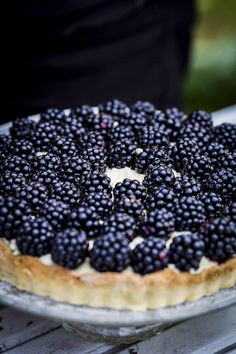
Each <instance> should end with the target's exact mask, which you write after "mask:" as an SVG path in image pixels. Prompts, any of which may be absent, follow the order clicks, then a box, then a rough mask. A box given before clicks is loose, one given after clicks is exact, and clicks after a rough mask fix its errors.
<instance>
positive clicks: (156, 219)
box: [140, 209, 175, 239]
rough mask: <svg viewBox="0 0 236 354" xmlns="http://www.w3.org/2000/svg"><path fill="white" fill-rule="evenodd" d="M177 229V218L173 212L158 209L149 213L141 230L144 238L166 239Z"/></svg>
mask: <svg viewBox="0 0 236 354" xmlns="http://www.w3.org/2000/svg"><path fill="white" fill-rule="evenodd" d="M174 229H175V218H174V214H173V213H172V212H171V211H167V210H166V209H156V210H153V211H151V212H150V213H148V215H147V216H146V217H145V219H144V220H143V221H142V223H141V226H140V230H141V232H142V236H143V237H145V238H146V237H150V236H153V237H158V238H163V239H166V238H167V237H168V235H169V234H170V233H171V232H173V231H174Z"/></svg>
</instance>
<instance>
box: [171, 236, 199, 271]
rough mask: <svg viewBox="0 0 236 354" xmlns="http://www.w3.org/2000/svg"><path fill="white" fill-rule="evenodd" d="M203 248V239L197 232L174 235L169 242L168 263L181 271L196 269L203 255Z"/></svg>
mask: <svg viewBox="0 0 236 354" xmlns="http://www.w3.org/2000/svg"><path fill="white" fill-rule="evenodd" d="M204 250H205V244H204V241H203V240H202V239H201V238H200V237H199V236H198V235H197V234H194V233H190V232H188V233H183V234H182V235H179V236H177V237H175V238H174V239H173V241H172V243H171V244H170V249H169V257H170V258H169V263H171V264H174V265H175V266H176V268H178V269H179V270H181V271H185V272H188V271H190V270H191V269H195V270H196V269H198V267H199V264H200V261H201V259H202V257H203V256H204Z"/></svg>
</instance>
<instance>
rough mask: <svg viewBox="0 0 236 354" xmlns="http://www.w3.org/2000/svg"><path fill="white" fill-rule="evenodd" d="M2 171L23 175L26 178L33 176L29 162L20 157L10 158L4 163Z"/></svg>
mask: <svg viewBox="0 0 236 354" xmlns="http://www.w3.org/2000/svg"><path fill="white" fill-rule="evenodd" d="M1 169H2V171H9V172H15V173H21V174H23V175H24V176H25V177H29V176H30V174H31V166H30V163H29V162H28V161H26V160H25V159H23V158H22V157H20V156H10V157H7V158H6V159H4V160H3V161H2V166H1Z"/></svg>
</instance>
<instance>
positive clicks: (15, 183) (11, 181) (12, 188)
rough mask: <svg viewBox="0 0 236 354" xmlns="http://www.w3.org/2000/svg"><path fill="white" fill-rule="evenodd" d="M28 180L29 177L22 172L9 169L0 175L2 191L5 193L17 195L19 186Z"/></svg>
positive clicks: (0, 190) (0, 188)
mask: <svg viewBox="0 0 236 354" xmlns="http://www.w3.org/2000/svg"><path fill="white" fill-rule="evenodd" d="M26 182H27V179H26V177H25V176H24V175H23V174H22V173H15V172H9V171H7V172H5V173H3V174H2V175H0V192H1V194H3V195H15V192H16V190H17V188H19V187H20V186H23V185H25V184H26Z"/></svg>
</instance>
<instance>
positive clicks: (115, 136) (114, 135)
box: [109, 125, 135, 144]
mask: <svg viewBox="0 0 236 354" xmlns="http://www.w3.org/2000/svg"><path fill="white" fill-rule="evenodd" d="M124 140H129V141H133V140H135V134H134V132H133V130H132V129H131V128H130V127H127V126H125V125H118V126H114V127H113V128H112V129H111V131H110V132H109V141H110V143H111V144H114V142H120V141H124Z"/></svg>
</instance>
